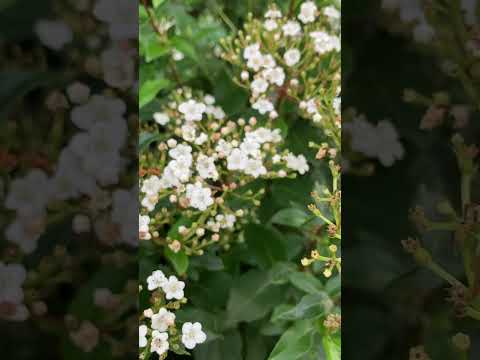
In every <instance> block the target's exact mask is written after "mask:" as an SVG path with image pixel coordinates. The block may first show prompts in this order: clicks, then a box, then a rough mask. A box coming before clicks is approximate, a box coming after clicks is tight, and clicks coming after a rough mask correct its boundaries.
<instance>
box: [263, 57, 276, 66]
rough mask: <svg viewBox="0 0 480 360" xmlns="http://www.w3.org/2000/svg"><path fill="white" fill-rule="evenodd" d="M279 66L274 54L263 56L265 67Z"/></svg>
mask: <svg viewBox="0 0 480 360" xmlns="http://www.w3.org/2000/svg"><path fill="white" fill-rule="evenodd" d="M275 66H277V63H276V62H275V59H274V58H273V56H272V55H270V54H268V55H265V56H264V57H263V67H264V68H266V69H271V68H274V67H275Z"/></svg>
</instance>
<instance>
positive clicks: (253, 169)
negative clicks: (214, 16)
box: [245, 159, 267, 178]
mask: <svg viewBox="0 0 480 360" xmlns="http://www.w3.org/2000/svg"><path fill="white" fill-rule="evenodd" d="M266 173H267V169H266V168H265V166H263V163H262V161H261V160H258V159H248V161H247V164H246V166H245V174H247V175H250V176H253V177H254V178H258V177H259V176H261V175H265V174H266Z"/></svg>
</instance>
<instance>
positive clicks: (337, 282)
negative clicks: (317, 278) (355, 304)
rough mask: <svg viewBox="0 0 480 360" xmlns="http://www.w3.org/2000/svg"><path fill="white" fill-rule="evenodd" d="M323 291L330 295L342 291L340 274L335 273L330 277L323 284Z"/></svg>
mask: <svg viewBox="0 0 480 360" xmlns="http://www.w3.org/2000/svg"><path fill="white" fill-rule="evenodd" d="M325 291H326V292H327V293H328V294H329V295H330V296H335V295H337V294H338V293H340V291H342V276H341V275H340V274H337V275H336V276H334V277H332V278H330V279H329V280H328V281H327V284H326V285H325Z"/></svg>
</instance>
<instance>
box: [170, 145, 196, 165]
mask: <svg viewBox="0 0 480 360" xmlns="http://www.w3.org/2000/svg"><path fill="white" fill-rule="evenodd" d="M168 155H170V157H171V158H173V159H176V160H180V159H185V160H188V161H190V162H191V161H192V147H191V146H189V145H185V144H179V145H177V146H176V147H175V148H173V149H171V150H170V151H169V152H168Z"/></svg>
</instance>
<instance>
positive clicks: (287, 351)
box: [268, 320, 315, 360]
mask: <svg viewBox="0 0 480 360" xmlns="http://www.w3.org/2000/svg"><path fill="white" fill-rule="evenodd" d="M314 335H315V327H314V325H313V324H312V322H311V321H308V320H304V321H299V322H297V323H295V324H294V325H293V326H292V327H291V328H290V329H288V330H287V331H286V332H285V333H284V334H283V335H282V337H281V338H280V340H279V341H278V343H277V344H276V345H275V348H274V349H273V351H272V353H271V354H270V357H269V358H268V360H302V359H303V358H304V357H305V356H307V355H308V354H309V352H310V351H311V349H312V348H313V347H314Z"/></svg>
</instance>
